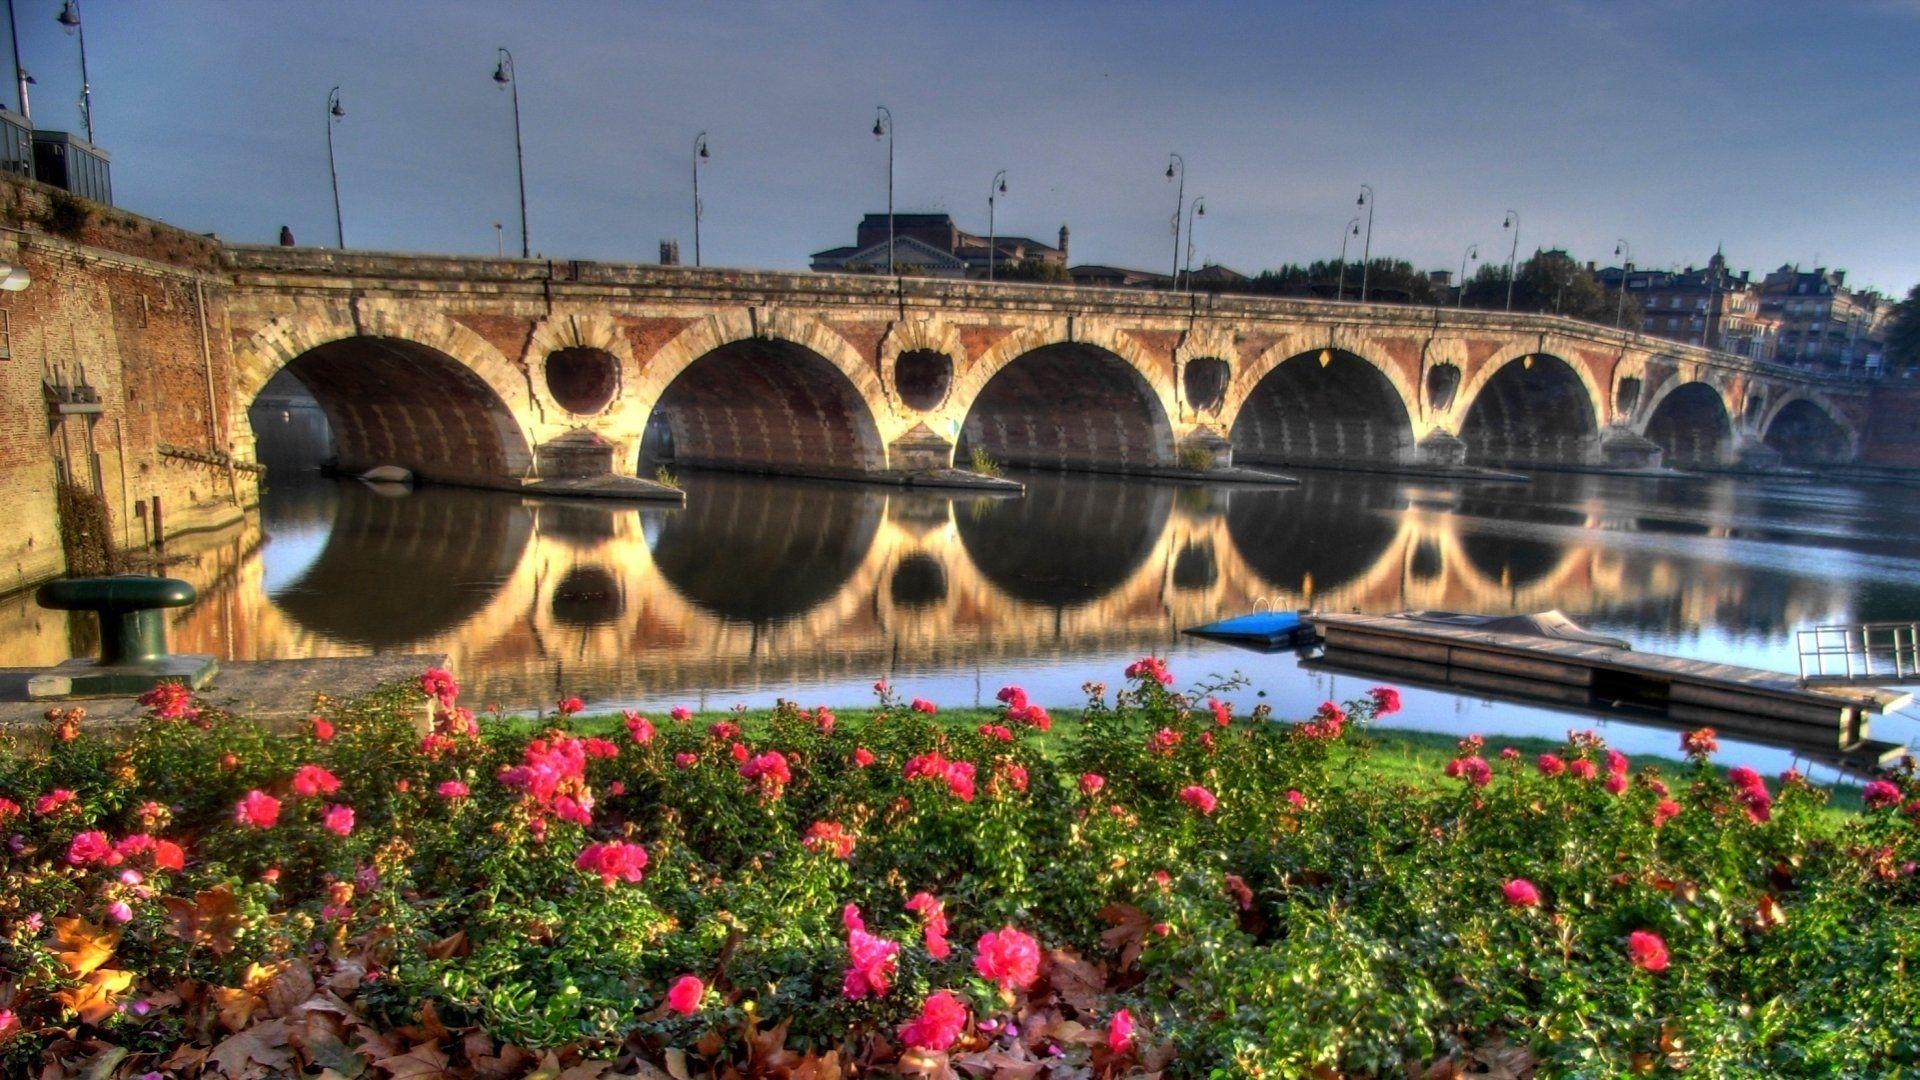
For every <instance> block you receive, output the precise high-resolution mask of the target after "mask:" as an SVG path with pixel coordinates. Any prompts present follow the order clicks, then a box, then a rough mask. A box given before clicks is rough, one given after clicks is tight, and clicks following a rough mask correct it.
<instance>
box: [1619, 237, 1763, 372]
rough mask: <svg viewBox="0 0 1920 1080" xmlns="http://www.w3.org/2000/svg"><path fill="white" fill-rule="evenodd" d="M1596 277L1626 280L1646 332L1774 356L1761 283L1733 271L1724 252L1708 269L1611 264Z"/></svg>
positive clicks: (1716, 254) (1760, 356) (1717, 254)
mask: <svg viewBox="0 0 1920 1080" xmlns="http://www.w3.org/2000/svg"><path fill="white" fill-rule="evenodd" d="M1594 277H1595V278H1596V279H1598V280H1599V282H1600V285H1601V287H1602V288H1604V289H1606V290H1607V291H1608V292H1609V293H1613V292H1615V291H1616V290H1618V289H1619V288H1621V283H1622V281H1624V282H1625V287H1626V290H1627V296H1628V297H1629V298H1631V299H1632V300H1633V301H1634V302H1635V303H1637V304H1638V305H1639V307H1640V330H1641V331H1642V332H1643V333H1648V334H1652V335H1654V336H1655V337H1663V338H1669V339H1671V340H1674V341H1683V342H1686V343H1687V344H1689V345H1702V346H1705V347H1707V348H1710V349H1720V350H1723V351H1725V352H1730V353H1733V354H1735V355H1736V356H1747V357H1751V358H1753V359H1755V360H1772V359H1774V358H1775V349H1776V345H1777V339H1778V328H1777V325H1776V323H1775V321H1774V320H1773V319H1772V318H1770V317H1768V316H1767V315H1766V314H1765V312H1764V311H1763V310H1762V306H1761V302H1760V301H1761V289H1760V287H1759V286H1758V285H1756V284H1755V283H1754V281H1753V275H1752V273H1751V272H1749V271H1745V270H1742V271H1741V272H1740V274H1739V275H1738V276H1735V275H1734V274H1733V273H1732V272H1730V271H1729V270H1728V269H1727V257H1726V255H1725V254H1723V253H1721V252H1718V251H1716V252H1714V253H1713V258H1711V259H1708V260H1707V265H1706V267H1705V268H1704V269H1696V268H1694V267H1691V266H1689V267H1687V268H1686V269H1685V270H1642V269H1637V268H1634V267H1632V266H1627V267H1624V268H1623V267H1617V266H1609V267H1607V268H1605V269H1603V270H1598V271H1595V272H1594Z"/></svg>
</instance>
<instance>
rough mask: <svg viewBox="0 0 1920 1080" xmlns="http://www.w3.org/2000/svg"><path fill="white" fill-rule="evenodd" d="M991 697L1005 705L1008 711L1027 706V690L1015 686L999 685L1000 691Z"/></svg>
mask: <svg viewBox="0 0 1920 1080" xmlns="http://www.w3.org/2000/svg"><path fill="white" fill-rule="evenodd" d="M993 699H994V700H995V701H998V702H1000V703H1001V704H1003V705H1005V706H1006V707H1007V711H1008V712H1012V711H1013V710H1015V709H1024V708H1026V707H1027V692H1026V691H1025V690H1022V689H1020V688H1019V687H1017V686H1003V687H1001V688H1000V692H999V693H997V694H995V695H993Z"/></svg>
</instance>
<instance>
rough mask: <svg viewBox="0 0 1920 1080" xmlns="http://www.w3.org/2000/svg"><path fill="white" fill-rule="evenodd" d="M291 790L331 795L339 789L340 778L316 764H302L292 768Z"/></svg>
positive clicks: (305, 793)
mask: <svg viewBox="0 0 1920 1080" xmlns="http://www.w3.org/2000/svg"><path fill="white" fill-rule="evenodd" d="M293 790H294V791H295V792H298V793H299V794H301V795H331V794H333V793H334V792H336V791H339V790H340V780H339V778H338V777H336V776H334V775H333V774H332V773H330V772H328V771H327V770H325V769H323V768H321V767H320V766H318V765H302V766H300V767H299V768H298V769H295V770H293Z"/></svg>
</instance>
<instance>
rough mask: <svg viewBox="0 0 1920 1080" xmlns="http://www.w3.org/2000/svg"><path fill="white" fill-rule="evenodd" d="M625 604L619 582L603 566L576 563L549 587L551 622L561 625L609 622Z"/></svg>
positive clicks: (575, 625) (586, 625)
mask: <svg viewBox="0 0 1920 1080" xmlns="http://www.w3.org/2000/svg"><path fill="white" fill-rule="evenodd" d="M625 606H626V605H625V603H624V601H623V600H622V599H621V596H620V582H619V581H618V580H616V579H615V578H614V576H613V573H612V572H611V571H609V570H608V569H607V568H605V567H603V566H576V567H574V568H573V569H571V570H569V571H567V576H566V577H563V578H561V579H560V584H559V585H557V586H555V587H554V590H553V621H554V622H557V623H559V624H561V625H562V626H573V627H588V626H600V625H603V624H606V623H610V622H612V621H614V620H615V619H617V618H619V617H620V612H621V609H622V608H624V607H625Z"/></svg>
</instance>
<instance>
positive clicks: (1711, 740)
mask: <svg viewBox="0 0 1920 1080" xmlns="http://www.w3.org/2000/svg"><path fill="white" fill-rule="evenodd" d="M1680 749H1681V751H1682V752H1683V753H1685V754H1686V755H1687V756H1688V757H1690V758H1697V759H1699V760H1701V761H1705V760H1706V759H1708V758H1710V757H1712V756H1713V755H1715V754H1717V753H1719V752H1720V738H1719V733H1718V732H1716V731H1714V730H1713V729H1712V728H1710V727H1703V728H1698V729H1695V730H1693V731H1689V732H1687V733H1686V734H1685V735H1682V736H1680Z"/></svg>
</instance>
